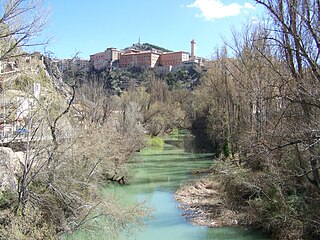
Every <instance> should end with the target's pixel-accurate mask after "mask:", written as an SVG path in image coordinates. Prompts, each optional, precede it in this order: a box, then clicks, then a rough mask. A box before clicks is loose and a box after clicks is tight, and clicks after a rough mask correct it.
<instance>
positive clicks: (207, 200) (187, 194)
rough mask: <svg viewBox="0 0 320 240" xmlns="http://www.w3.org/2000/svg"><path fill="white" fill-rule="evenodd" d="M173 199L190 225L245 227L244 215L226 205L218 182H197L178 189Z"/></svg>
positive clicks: (204, 180)
mask: <svg viewBox="0 0 320 240" xmlns="http://www.w3.org/2000/svg"><path fill="white" fill-rule="evenodd" d="M174 197H175V199H176V200H177V201H178V202H179V203H180V205H179V207H180V208H181V209H183V210H184V216H185V217H186V218H187V219H188V220H189V221H190V222H191V223H194V224H197V225H201V226H208V227H227V226H240V225H247V224H244V222H245V221H244V219H245V214H244V213H240V212H238V211H235V210H233V209H232V208H231V207H230V206H228V204H227V203H226V201H225V197H224V193H223V191H222V187H221V183H220V182H219V181H212V179H211V180H208V179H202V180H197V181H196V182H193V183H190V184H187V185H185V186H183V187H181V188H180V189H178V190H177V192H176V193H175V195H174Z"/></svg>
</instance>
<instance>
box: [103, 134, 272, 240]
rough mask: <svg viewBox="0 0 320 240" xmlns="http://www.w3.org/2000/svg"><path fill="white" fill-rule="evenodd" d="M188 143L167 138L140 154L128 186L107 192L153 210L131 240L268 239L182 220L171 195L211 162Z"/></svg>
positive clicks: (184, 138)
mask: <svg viewBox="0 0 320 240" xmlns="http://www.w3.org/2000/svg"><path fill="white" fill-rule="evenodd" d="M188 136H189V138H188ZM188 139H190V135H188V134H180V135H176V136H170V137H167V138H166V139H165V145H164V147H163V148H154V147H153V148H152V147H148V148H145V149H143V150H141V152H140V153H139V160H137V159H135V160H134V161H133V162H132V163H129V164H130V169H132V179H131V180H130V184H128V185H125V186H118V185H114V187H113V189H108V190H107V191H108V192H109V194H110V193H114V194H116V195H117V196H118V197H120V198H124V199H131V200H134V201H146V202H147V204H148V205H149V206H150V207H151V208H152V209H153V212H152V215H153V217H152V218H151V219H148V220H146V228H144V229H143V230H142V231H139V232H137V233H136V234H135V235H134V236H131V238H130V240H209V239H217V240H227V239H228V240H231V239H241V240H267V239H269V238H268V237H267V236H265V235H264V234H262V233H259V232H256V231H252V230H243V229H239V228H207V227H200V226H194V225H192V224H190V223H189V222H188V221H187V220H186V219H185V218H184V217H183V216H182V214H183V212H182V211H181V210H180V209H179V208H178V203H177V202H176V201H175V199H174V198H173V194H174V192H175V191H176V189H177V188H179V186H181V185H183V184H185V183H186V182H187V181H190V180H192V178H193V176H194V175H192V171H195V170H197V169H205V168H207V167H209V166H210V164H212V159H213V154H211V153H194V152H193V151H192V150H191V147H190V146H191V145H192V144H190V141H188ZM100 237H101V238H98V239H107V238H103V236H100ZM124 239H126V240H127V239H128V237H126V238H124Z"/></svg>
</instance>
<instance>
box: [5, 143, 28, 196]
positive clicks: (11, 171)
mask: <svg viewBox="0 0 320 240" xmlns="http://www.w3.org/2000/svg"><path fill="white" fill-rule="evenodd" d="M23 157H24V154H23V153H22V152H16V153H15V152H13V151H12V149H11V148H7V147H0V193H3V192H5V191H10V192H14V191H16V189H17V182H18V179H17V176H18V175H19V169H20V162H19V161H20V160H22V159H23Z"/></svg>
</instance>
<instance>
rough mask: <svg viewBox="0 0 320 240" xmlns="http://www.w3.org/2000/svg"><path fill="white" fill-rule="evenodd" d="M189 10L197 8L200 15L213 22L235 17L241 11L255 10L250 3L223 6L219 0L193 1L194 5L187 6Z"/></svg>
mask: <svg viewBox="0 0 320 240" xmlns="http://www.w3.org/2000/svg"><path fill="white" fill-rule="evenodd" d="M187 7H189V8H199V9H200V11H201V13H202V14H201V15H199V14H197V15H196V16H197V17H199V16H200V17H203V18H204V19H206V20H209V21H213V20H215V19H220V18H225V17H231V16H237V15H239V14H240V13H241V11H242V10H243V9H247V10H248V9H251V10H253V9H255V7H254V6H253V5H251V4H250V3H247V2H246V3H245V4H244V5H240V4H238V3H231V4H224V3H223V2H222V1H221V0H195V2H194V3H191V4H189V5H187Z"/></svg>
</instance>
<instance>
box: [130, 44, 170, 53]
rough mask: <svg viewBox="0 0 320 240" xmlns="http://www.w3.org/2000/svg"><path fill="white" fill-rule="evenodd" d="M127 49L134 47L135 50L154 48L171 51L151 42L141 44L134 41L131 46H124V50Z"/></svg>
mask: <svg viewBox="0 0 320 240" xmlns="http://www.w3.org/2000/svg"><path fill="white" fill-rule="evenodd" d="M128 49H135V50H140V51H148V50H156V51H160V52H172V51H171V50H169V49H166V48H163V47H159V46H157V45H154V44H151V43H143V44H140V43H135V44H133V45H132V46H131V47H127V48H125V50H128Z"/></svg>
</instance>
